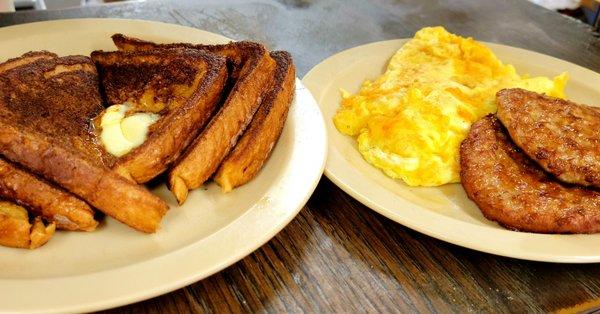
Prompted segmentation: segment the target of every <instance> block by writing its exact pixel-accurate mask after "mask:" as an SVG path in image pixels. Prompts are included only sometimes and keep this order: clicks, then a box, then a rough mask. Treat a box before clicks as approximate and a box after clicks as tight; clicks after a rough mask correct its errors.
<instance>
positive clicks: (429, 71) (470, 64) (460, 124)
mask: <svg viewBox="0 0 600 314" xmlns="http://www.w3.org/2000/svg"><path fill="white" fill-rule="evenodd" d="M567 80H568V76H567V74H566V73H563V74H561V75H559V76H557V77H555V78H554V79H549V78H546V77H532V78H530V77H526V76H520V75H519V74H517V72H516V70H515V68H514V67H513V66H512V65H510V64H503V63H502V62H501V61H500V60H499V59H498V58H497V57H496V56H495V55H494V54H493V52H492V51H491V50H490V49H489V48H488V47H486V46H485V45H483V44H481V43H479V42H477V41H475V40H474V39H472V38H464V37H460V36H457V35H454V34H451V33H449V32H448V31H446V30H445V29H444V28H443V27H427V28H423V29H421V30H420V31H418V32H417V33H416V34H415V37H414V38H413V39H411V40H410V41H408V42H407V43H406V44H405V45H404V46H402V48H400V50H398V51H397V52H396V54H395V55H394V56H393V57H392V59H391V60H390V62H389V65H388V67H387V70H386V71H385V73H384V74H383V75H382V76H381V77H379V78H377V79H376V80H375V81H372V82H371V81H365V82H364V83H363V84H362V86H361V88H360V91H359V92H358V93H357V94H355V95H350V94H348V93H347V92H345V91H342V98H343V100H342V106H341V107H340V108H339V110H338V112H337V114H336V115H335V117H334V119H333V121H334V123H335V126H336V127H337V129H338V130H339V131H340V132H342V133H344V134H347V135H350V136H353V137H356V138H357V141H358V149H359V151H360V153H361V154H362V156H363V157H364V158H365V160H367V161H368V162H369V163H371V164H372V165H374V166H376V167H378V168H380V169H381V170H382V171H383V172H384V173H385V174H387V175H388V176H390V177H392V178H396V179H398V178H400V179H402V180H403V181H404V182H406V183H407V184H408V185H411V186H438V185H442V184H446V183H452V182H459V181H460V165H459V146H460V143H461V141H462V140H463V139H464V138H465V137H466V135H467V133H468V131H469V128H470V127H471V124H472V123H473V122H475V121H477V120H478V119H480V118H482V117H483V116H485V115H487V114H489V113H493V112H496V104H495V95H496V92H497V91H498V90H500V89H502V88H509V87H521V88H524V89H528V90H531V91H535V92H538V93H546V94H548V95H550V96H554V97H561V98H564V97H565V94H564V88H565V85H566V82H567Z"/></svg>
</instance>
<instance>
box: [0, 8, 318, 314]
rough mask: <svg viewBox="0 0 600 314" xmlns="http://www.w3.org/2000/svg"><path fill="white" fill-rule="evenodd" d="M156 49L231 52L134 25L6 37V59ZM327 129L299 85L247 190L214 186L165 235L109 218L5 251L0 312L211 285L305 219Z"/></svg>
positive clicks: (38, 27) (173, 213) (105, 302)
mask: <svg viewBox="0 0 600 314" xmlns="http://www.w3.org/2000/svg"><path fill="white" fill-rule="evenodd" d="M117 32H120V33H124V34H127V35H131V36H135V37H140V38H143V39H148V40H152V41H157V42H191V43H224V42H228V41H229V40H228V39H227V38H225V37H222V36H219V35H216V34H212V33H208V32H205V31H201V30H197V29H194V28H189V27H183V26H177V25H170V24H163V23H156V22H147V21H133V20H117V19H77V20H59V21H51V22H40V23H32V24H24V25H18V26H11V27H5V28H0V43H1V46H2V49H0V59H2V60H5V59H7V58H11V57H16V56H19V55H20V54H22V53H24V52H27V51H30V50H43V49H45V50H49V51H53V52H56V53H58V54H59V55H68V54H83V55H89V53H90V52H91V51H93V50H96V49H104V50H115V47H114V46H113V44H112V42H111V39H110V35H112V34H113V33H117ZM326 141H327V138H326V135H325V126H324V123H323V118H322V116H321V112H320V111H319V108H318V106H317V104H316V102H315V101H314V99H313V97H312V96H311V94H310V92H309V91H308V90H307V89H306V88H304V87H303V85H302V83H301V82H300V81H299V80H296V95H295V101H294V103H293V105H292V107H291V109H290V112H289V117H288V120H287V123H286V125H285V128H284V130H283V133H282V135H281V138H280V140H279V142H278V143H277V145H276V147H275V148H274V151H273V155H272V157H271V158H270V159H269V161H268V162H267V164H266V166H265V167H264V168H263V170H262V171H261V172H260V173H259V175H258V176H257V177H256V178H255V179H254V180H252V181H251V182H250V183H248V184H246V185H244V186H242V187H240V188H238V189H235V190H234V191H233V192H231V193H228V194H222V193H221V191H220V189H219V187H218V186H217V185H215V184H214V183H210V184H208V185H206V186H205V187H204V188H202V189H198V190H195V191H193V192H192V193H191V194H190V196H189V198H188V200H187V202H186V203H185V204H184V205H183V206H177V205H176V202H175V199H174V198H173V197H172V195H171V194H170V192H169V191H168V190H167V188H166V187H165V186H164V185H160V186H158V187H156V188H153V192H154V193H156V194H158V195H159V196H161V197H162V198H164V199H165V200H167V201H168V202H169V205H170V207H171V209H170V211H169V212H168V214H167V215H166V216H165V218H164V220H163V221H162V227H161V230H160V231H159V232H157V233H156V234H153V235H147V234H143V233H140V232H137V231H134V230H133V229H131V228H128V227H126V226H125V225H123V224H121V223H119V222H117V221H115V220H112V219H106V220H105V223H103V224H102V225H101V226H100V227H99V228H98V230H96V231H95V232H90V233H85V232H57V234H56V235H55V237H54V238H53V239H52V240H51V241H50V242H49V243H48V244H47V245H45V246H43V247H42V248H40V249H37V250H34V251H28V250H21V249H11V248H4V247H0V255H1V256H2V257H1V258H0V312H43V313H50V312H65V311H68V312H83V311H93V310H99V309H103V308H109V307H114V306H119V305H123V304H127V303H131V302H135V301H139V300H143V299H147V298H150V297H153V296H157V295H160V294H163V293H166V292H169V291H172V290H175V289H177V288H180V287H183V286H185V285H188V284H190V283H192V282H195V281H197V280H199V279H202V278H205V277H207V276H209V275H211V274H213V273H215V272H217V271H219V270H221V269H223V268H225V267H227V266H229V265H231V264H233V263H234V262H236V261H238V260H240V259H241V258H243V257H244V256H246V255H248V254H249V253H250V252H252V251H254V250H255V249H257V248H258V247H260V246H261V245H262V244H264V243H265V242H267V241H268V240H269V239H271V238H272V237H273V236H274V235H275V234H276V233H277V232H279V231H280V230H281V229H282V228H283V227H284V226H285V225H286V224H288V223H289V222H290V221H291V220H292V218H294V216H295V215H296V214H297V213H298V211H299V210H300V209H301V208H302V206H303V205H304V204H305V202H306V201H307V200H308V197H309V196H310V195H311V193H312V192H313V190H314V188H315V187H316V184H317V182H318V180H319V178H320V177H321V174H322V171H323V167H324V163H325V154H326V145H327V144H326Z"/></svg>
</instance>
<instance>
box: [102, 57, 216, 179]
mask: <svg viewBox="0 0 600 314" xmlns="http://www.w3.org/2000/svg"><path fill="white" fill-rule="evenodd" d="M92 60H94V62H95V63H96V66H97V68H98V72H99V74H100V79H101V82H102V86H103V90H104V93H105V95H106V100H107V103H108V104H109V105H110V106H111V107H109V109H108V110H110V109H111V108H118V110H121V111H123V113H122V116H123V117H124V118H123V119H122V120H120V122H117V123H112V124H111V123H105V124H106V126H107V127H105V128H103V127H102V125H100V126H99V127H98V129H99V130H100V131H101V132H103V133H102V135H104V134H108V132H110V131H111V130H112V129H116V130H117V134H116V135H119V134H121V131H123V130H124V129H125V127H126V126H127V122H128V121H127V119H138V120H145V121H148V122H149V123H147V125H146V126H145V128H144V129H143V131H146V132H143V133H144V134H142V135H141V136H139V137H140V140H138V141H137V143H138V146H137V147H132V146H130V145H121V146H120V147H125V148H129V151H128V150H123V151H121V150H120V149H119V148H120V147H117V151H116V152H115V153H116V155H118V156H117V157H119V158H118V160H117V161H116V163H115V165H114V166H112V167H113V168H114V169H115V170H116V171H117V172H118V173H120V174H121V175H123V176H124V177H127V178H132V179H133V180H135V181H136V182H138V183H145V182H147V181H149V180H151V179H153V178H154V177H156V176H157V175H159V174H160V173H162V172H163V171H165V170H166V169H167V168H168V167H169V166H170V165H171V164H172V163H173V162H174V161H175V160H176V159H177V158H178V157H179V155H180V154H181V153H182V151H183V150H184V149H185V147H187V146H188V144H189V143H190V142H191V141H192V140H193V139H194V138H195V137H196V135H197V134H198V132H199V131H200V130H201V129H202V128H203V126H204V125H205V124H206V123H207V122H208V119H209V118H210V116H211V115H212V113H213V112H214V110H215V108H216V106H217V103H218V101H219V99H220V98H221V92H222V90H223V88H224V85H225V81H226V79H227V68H226V65H225V58H222V57H219V56H216V55H214V54H210V53H207V52H205V51H201V50H197V49H186V48H182V49H162V50H149V51H134V52H130V51H112V52H103V51H94V52H93V53H92ZM118 121H119V120H118ZM97 122H98V121H97ZM101 123H102V122H101ZM130 123H131V122H130ZM131 124H132V125H134V126H137V127H138V129H139V125H140V124H141V123H140V122H136V121H134V122H133V123H131ZM148 124H149V125H148ZM111 125H114V126H115V127H114V128H111ZM105 130H106V131H107V132H104V131H105ZM146 133H147V134H146ZM124 135H125V136H124V137H126V136H127V134H124ZM116 138H120V136H110V137H109V138H108V140H107V142H108V143H112V144H113V145H114V144H116V143H118V142H119V141H117V140H115V139H116ZM124 142H125V144H127V143H131V141H124ZM104 146H105V147H109V145H106V144H105V145H104Z"/></svg>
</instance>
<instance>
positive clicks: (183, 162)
mask: <svg viewBox="0 0 600 314" xmlns="http://www.w3.org/2000/svg"><path fill="white" fill-rule="evenodd" d="M246 69H251V70H246ZM273 71H274V61H273V59H271V57H270V56H268V55H267V54H266V53H265V54H264V55H263V56H261V57H260V58H259V59H258V60H256V59H251V60H248V61H247V62H246V64H245V65H244V67H243V69H242V71H241V73H240V78H239V79H238V81H237V83H236V84H235V85H234V87H233V88H232V90H231V92H230V93H229V96H228V97H227V100H226V101H225V103H224V104H223V107H222V108H221V110H219V112H217V114H216V115H215V116H214V117H213V119H212V120H211V121H210V123H209V124H208V125H207V126H206V128H205V129H204V130H203V131H202V133H200V135H199V136H198V137H197V138H196V139H195V140H194V142H192V144H191V145H190V146H189V147H188V148H187V150H186V152H185V153H184V155H183V156H182V158H181V159H180V160H179V161H178V162H177V163H176V164H175V166H174V167H173V168H172V169H171V171H170V172H169V181H168V186H169V189H171V191H172V192H173V194H175V197H176V198H177V201H178V202H179V203H180V204H182V203H183V202H184V201H185V199H186V197H187V191H188V190H191V189H195V188H198V187H200V186H201V185H202V184H203V183H204V182H205V181H206V180H208V179H209V178H210V176H211V175H212V174H213V173H214V172H215V171H216V170H217V168H218V167H219V165H220V164H221V162H222V161H223V159H224V158H225V157H226V156H227V154H228V153H229V152H230V151H231V149H232V148H233V147H234V146H235V144H236V143H237V140H238V139H239V137H240V136H241V135H242V133H243V132H244V130H245V129H246V127H247V126H248V124H249V123H250V121H251V120H252V117H253V115H254V113H256V110H257V109H258V107H259V105H260V103H261V98H262V95H263V93H264V91H265V90H266V89H267V88H268V86H269V84H270V82H271V80H272V78H273ZM181 183H184V185H185V187H184V186H183V185H182V184H181Z"/></svg>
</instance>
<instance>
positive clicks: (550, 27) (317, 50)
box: [0, 0, 600, 313]
mask: <svg viewBox="0 0 600 314" xmlns="http://www.w3.org/2000/svg"><path fill="white" fill-rule="evenodd" d="M74 17H122V18H143V19H151V20H158V21H164V22H169V23H177V24H182V25H188V26H193V27H197V28H200V29H204V30H208V31H211V32H216V33H220V34H223V35H225V36H228V37H231V38H234V39H252V40H256V41H260V42H262V43H264V44H266V45H267V46H268V47H270V48H271V49H273V50H275V49H283V50H288V51H290V52H291V53H292V55H293V57H294V60H295V63H296V65H297V67H298V75H299V76H302V75H304V74H305V73H306V72H307V71H308V70H309V69H310V68H311V67H312V66H314V65H315V64H317V63H318V62H319V61H321V60H322V59H324V58H326V57H327V56H329V55H331V54H333V53H335V52H338V51H341V50H344V49H347V48H350V47H354V46H357V45H361V44H365V43H368V42H373V41H379V40H385V39H395V38H403V37H411V36H412V35H413V33H414V32H415V31H416V30H418V29H420V28H421V27H424V26H429V25H444V26H446V27H447V28H448V29H449V30H450V31H452V32H456V33H459V34H462V35H468V36H474V37H475V38H477V39H479V40H483V41H491V42H499V43H503V44H507V45H512V46H517V47H524V48H527V49H531V50H535V51H539V52H542V53H545V54H549V55H552V56H555V57H558V58H561V59H565V60H569V61H571V62H574V63H577V64H579V65H582V66H584V67H587V68H590V69H592V70H595V71H597V72H600V39H599V38H598V37H597V34H595V33H593V32H592V31H591V29H590V28H589V27H587V26H586V25H584V24H582V23H579V22H576V21H574V20H571V19H568V18H565V17H562V16H560V15H559V14H557V13H554V12H551V11H548V10H545V9H542V8H540V7H537V6H535V5H533V4H530V3H527V2H525V1H521V0H508V1H494V0H485V1H484V0H480V1H467V0H456V1H441V0H440V1H436V0H404V1H401V0H397V1H393V0H377V1H362V0H352V1H350V0H347V1H344V0H331V1H325V0H320V1H317V0H314V1H312V0H280V1H266V0H265V1H219V0H213V1H202V2H201V1H194V0H181V1H173V2H168V1H147V2H142V3H133V4H124V5H109V6H104V7H93V8H86V9H73V10H64V11H48V12H21V13H19V12H18V13H13V14H5V15H1V14H0V25H12V24H18V23H25V22H31V21H38V20H48V19H57V18H74ZM0 42H1V39H0ZM596 298H600V267H597V266H596V265H562V264H550V263H536V262H527V261H520V260H515V259H510V258H503V257H497V256H493V255H489V254H485V253H479V252H475V251H472V250H469V249H464V248H461V247H457V246H454V245H451V244H448V243H444V242H442V241H438V240H436V239H433V238H430V237H428V236H425V235H422V234H419V233H417V232H415V231H412V230H409V229H408V228H405V227H403V226H401V225H399V224H396V223H394V222H392V221H391V220H389V219H387V218H385V217H383V216H381V215H379V214H377V213H375V212H373V211H371V210H370V209H368V208H366V207H365V206H363V205H361V204H360V203H359V202H357V201H355V200H353V199H352V198H351V197H349V196H348V195H347V194H345V193H344V192H342V191H341V190H340V189H339V188H337V187H336V186H335V185H334V184H332V183H331V182H330V181H329V180H327V179H326V178H323V179H322V180H321V182H320V184H319V186H318V187H317V190H316V192H315V194H314V195H313V196H312V197H311V199H310V201H309V202H308V204H307V205H306V206H305V208H304V209H303V210H302V212H301V213H300V214H299V215H298V217H296V218H295V219H294V220H293V221H292V222H291V223H290V224H289V225H288V226H287V227H286V228H285V229H284V230H283V231H282V232H280V233H279V234H278V235H277V236H276V237H275V238H273V239H272V240H271V241H270V242H268V243H267V244H265V245H264V246H263V247H261V248H260V249H259V250H257V251H256V252H254V253H253V254H251V255H249V256H248V257H246V258H244V259H243V260H241V261H240V262H238V263H236V264H234V265H233V266H231V267H229V268H227V269H225V270H224V271H222V272H220V273H218V274H216V275H213V276H212V277H209V278H207V279H205V280H202V281H200V282H197V283H195V284H192V285H190V286H188V287H186V288H183V289H180V290H177V291H175V292H172V293H170V294H166V295H163V296H160V297H157V298H154V299H151V300H147V301H144V302H140V303H137V304H133V305H128V306H125V307H121V308H118V309H114V310H111V311H108V312H125V313H128V312H130V313H137V312H149V313H181V312H216V313H220V312H265V311H266V312H332V311H335V312H376V311H381V312H547V311H554V310H557V309H560V308H565V307H570V306H574V305H576V304H581V303H584V302H589V303H585V304H595V303H594V302H590V301H592V300H594V299H596Z"/></svg>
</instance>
